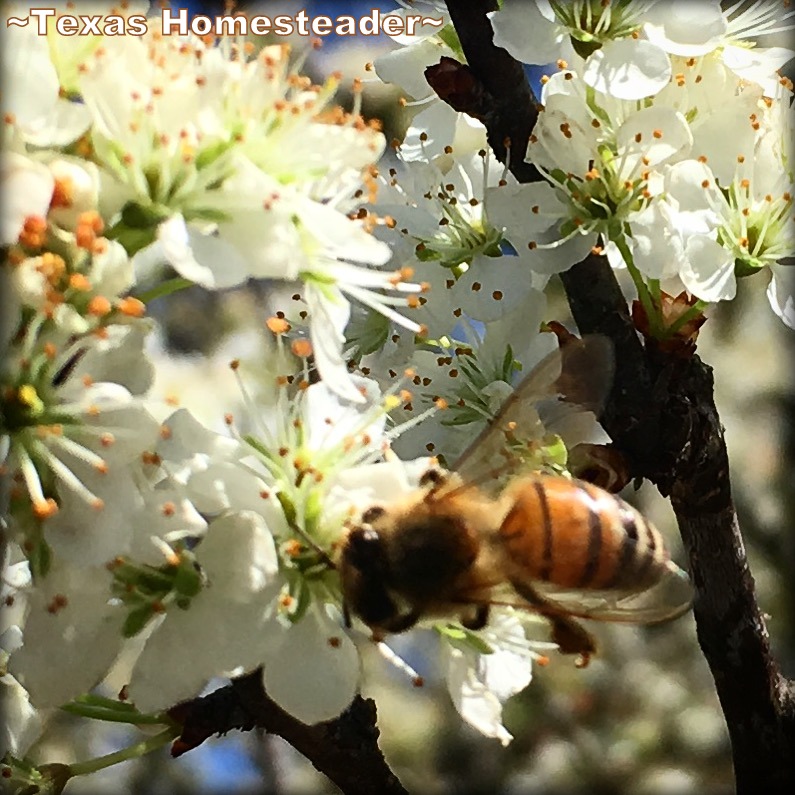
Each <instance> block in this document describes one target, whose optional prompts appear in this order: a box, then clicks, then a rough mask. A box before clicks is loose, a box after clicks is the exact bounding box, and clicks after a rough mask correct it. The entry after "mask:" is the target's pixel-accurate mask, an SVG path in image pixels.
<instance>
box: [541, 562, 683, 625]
mask: <svg viewBox="0 0 795 795" xmlns="http://www.w3.org/2000/svg"><path fill="white" fill-rule="evenodd" d="M668 565H669V568H668V572H667V573H666V574H665V575H664V576H663V577H662V579H661V580H659V582H657V583H655V584H654V585H653V586H651V587H650V588H644V589H637V590H602V591H599V590H594V591H582V590H571V589H563V588H560V587H558V586H555V585H552V584H550V583H547V582H539V581H538V580H534V581H533V589H534V590H535V591H536V593H537V594H538V595H539V596H540V597H541V598H542V599H543V601H544V602H545V603H547V604H548V605H551V606H552V607H554V608H557V609H559V610H560V612H561V613H563V614H565V615H568V616H573V617H575V618H588V619H592V620H594V621H616V622H625V623H628V624H657V623H659V622H662V621H669V620H670V619H673V618H677V617H678V616H681V615H682V614H683V613H686V612H687V611H688V610H689V609H690V607H691V605H692V602H693V585H692V583H691V582H690V578H689V577H688V576H687V574H686V573H685V572H684V571H682V570H681V569H680V568H679V567H678V566H676V565H675V564H674V563H670V562H669V564H668Z"/></svg>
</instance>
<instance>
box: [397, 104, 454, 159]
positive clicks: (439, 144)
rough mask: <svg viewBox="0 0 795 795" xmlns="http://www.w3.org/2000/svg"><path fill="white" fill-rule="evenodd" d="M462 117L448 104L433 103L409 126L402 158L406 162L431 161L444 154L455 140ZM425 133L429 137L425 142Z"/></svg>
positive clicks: (401, 153) (404, 140) (401, 152)
mask: <svg viewBox="0 0 795 795" xmlns="http://www.w3.org/2000/svg"><path fill="white" fill-rule="evenodd" d="M460 115H461V114H459V113H458V112H457V111H455V110H453V109H452V108H451V107H450V106H449V105H448V104H447V103H446V102H442V101H441V100H439V101H435V102H431V103H430V104H429V105H428V106H427V107H426V108H425V109H424V110H422V111H420V112H419V113H418V114H417V115H416V116H415V117H414V119H413V120H412V122H411V124H410V125H409V128H408V130H407V131H406V135H405V137H404V138H403V143H402V144H401V145H400V157H401V158H402V159H403V160H405V161H406V162H412V161H414V160H426V161H430V160H432V159H433V158H434V157H438V156H439V155H442V154H444V148H445V147H446V146H449V145H451V144H452V142H453V140H454V138H455V133H456V126H457V124H458V118H459V116H460ZM423 133H424V134H425V135H426V136H427V139H426V140H424V141H423V140H421V136H422V135H423Z"/></svg>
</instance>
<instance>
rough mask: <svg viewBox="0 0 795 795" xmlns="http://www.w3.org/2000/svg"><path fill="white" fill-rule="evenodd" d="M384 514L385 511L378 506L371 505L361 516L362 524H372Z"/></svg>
mask: <svg viewBox="0 0 795 795" xmlns="http://www.w3.org/2000/svg"><path fill="white" fill-rule="evenodd" d="M385 513H386V510H385V509H384V508H382V507H381V506H380V505H372V506H371V507H369V508H368V509H367V510H366V511H365V512H364V513H363V514H362V523H363V524H372V523H373V522H375V521H376V520H378V519H380V518H381V517H382V516H383V515H384V514H385Z"/></svg>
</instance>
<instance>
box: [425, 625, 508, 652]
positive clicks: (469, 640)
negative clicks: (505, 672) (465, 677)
mask: <svg viewBox="0 0 795 795" xmlns="http://www.w3.org/2000/svg"><path fill="white" fill-rule="evenodd" d="M434 629H435V630H436V631H437V632H438V633H439V634H440V635H441V636H442V637H443V638H444V639H445V640H446V641H447V642H448V643H449V644H450V645H451V646H455V647H458V648H463V649H471V650H472V651H476V652H477V653H478V654H493V653H494V649H493V648H492V646H491V645H490V644H489V643H487V642H486V641H485V640H483V638H481V637H480V635H478V634H477V633H476V632H473V631H472V630H471V629H467V628H466V627H462V626H461V625H460V624H435V625H434Z"/></svg>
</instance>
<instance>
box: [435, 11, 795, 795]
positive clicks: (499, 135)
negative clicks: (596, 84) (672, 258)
mask: <svg viewBox="0 0 795 795" xmlns="http://www.w3.org/2000/svg"><path fill="white" fill-rule="evenodd" d="M447 5H448V9H449V11H450V14H451V17H452V19H453V23H454V25H455V27H456V30H457V32H458V35H459V39H460V41H461V44H462V47H463V51H464V54H465V56H466V58H467V61H468V64H469V67H468V68H469V73H470V75H471V80H472V81H473V89H472V91H471V94H472V96H477V97H479V102H480V104H481V107H480V108H479V109H478V114H479V115H478V117H479V118H481V119H482V120H483V122H484V124H486V126H487V128H488V134H489V140H490V141H502V140H504V139H505V137H506V136H510V138H511V149H512V151H513V152H514V153H517V152H522V153H523V152H525V151H526V148H527V137H517V136H516V133H515V130H516V129H517V128H516V126H515V125H514V126H512V127H510V128H509V127H507V126H506V127H500V124H501V121H500V120H501V114H499V113H495V114H489V113H488V110H487V109H484V108H483V107H482V103H483V96H486V95H488V96H491V97H493V98H494V102H495V105H496V107H506V106H509V105H510V103H512V102H515V101H516V97H517V96H519V95H520V94H521V92H520V91H519V90H518V89H517V87H516V85H515V82H514V81H515V75H516V68H515V67H514V66H509V67H506V68H505V71H504V72H503V73H499V72H494V71H491V72H490V73H489V74H486V73H483V72H481V71H480V70H481V65H486V64H488V65H489V69H490V70H494V69H496V68H498V67H497V65H498V64H500V63H505V62H506V58H510V56H509V55H508V53H506V52H505V51H503V50H501V49H500V48H498V47H495V46H494V43H493V35H492V29H491V25H490V23H489V21H488V19H487V18H486V16H485V15H486V12H488V11H491V10H494V9H495V8H496V3H495V2H493V1H492V0H448V2H447ZM495 51H499V52H500V53H501V55H500V56H499V57H497V55H496V54H495ZM451 68H452V67H451V66H450V65H449V64H448V65H447V69H448V71H449V70H450V69H451ZM484 68H485V66H484ZM478 83H480V84H481V86H482V87H479V86H478ZM486 87H487V90H486ZM459 109H461V108H459ZM516 112H517V113H518V114H520V115H521V114H522V113H523V111H522V109H521V108H518V107H517V108H516ZM517 159H518V158H516V156H515V154H514V157H513V162H512V163H510V164H509V165H510V167H511V171H512V172H513V173H514V175H515V176H516V177H517V179H519V181H522V182H524V181H528V176H527V172H526V171H522V170H520V169H519V168H517V164H516V162H515V161H516V160H517ZM530 179H532V177H530ZM562 280H563V285H564V288H565V290H566V294H567V297H568V300H569V304H570V307H571V310H572V314H573V316H574V319H575V321H576V323H577V326H578V328H579V330H580V332H581V333H583V334H586V333H601V334H605V335H607V336H608V337H610V339H611V340H612V342H613V345H614V347H615V352H616V362H617V369H616V380H615V385H614V388H613V392H612V394H611V399H610V401H609V404H608V409H607V411H606V412H605V415H604V417H603V419H602V421H603V423H604V425H605V428H606V430H607V431H608V433H609V434H610V435H611V437H612V438H613V442H614V444H615V446H616V447H617V448H618V449H619V450H620V451H621V452H622V453H623V454H624V456H625V457H626V460H627V464H628V466H629V469H630V472H631V473H632V475H633V476H636V477H646V478H648V479H650V480H651V481H653V482H654V483H655V484H656V485H657V486H658V488H659V489H660V491H661V492H662V493H663V494H666V495H670V497H671V504H672V506H673V508H674V512H675V514H676V518H677V521H678V523H679V529H680V532H681V534H682V539H683V542H684V544H685V547H686V549H687V552H688V556H689V560H690V571H691V576H692V579H693V583H694V585H695V588H696V599H695V605H694V615H695V620H696V626H697V631H698V639H699V644H700V646H701V649H702V651H703V652H704V656H705V657H706V659H707V662H708V663H709V666H710V670H711V671H712V675H713V677H714V679H715V685H716V689H717V693H718V697H719V699H720V703H721V707H722V709H723V713H724V716H725V719H726V724H727V726H728V729H729V735H730V737H731V743H732V753H733V760H734V768H735V778H736V783H737V791H738V792H740V793H745V792H748V793H751V792H760V791H765V792H781V791H795V689H794V688H793V684H792V683H791V682H789V681H787V680H786V679H784V677H782V675H781V673H780V671H779V669H778V665H777V664H776V661H775V660H774V659H773V657H772V655H771V652H770V645H769V639H768V634H767V628H766V626H765V621H764V617H763V615H762V613H761V611H760V609H759V606H758V604H757V601H756V593H755V588H754V581H753V578H752V576H751V574H750V571H749V569H748V563H747V560H746V556H745V549H744V546H743V542H742V537H741V535H740V531H739V526H738V524H737V517H736V513H735V510H734V506H733V504H732V498H731V486H730V480H729V466H728V458H727V454H726V445H725V442H724V439H723V429H722V427H721V424H720V418H719V416H718V412H717V410H716V408H715V403H714V400H713V390H712V372H711V369H710V368H709V367H708V366H706V365H705V364H704V363H703V362H702V361H701V360H700V358H699V357H698V356H695V355H694V356H692V357H691V358H689V359H676V358H675V357H672V356H671V355H666V354H664V353H662V352H660V351H657V350H655V349H654V348H653V346H651V345H647V346H645V347H644V346H643V345H642V344H641V341H640V339H639V337H638V335H637V333H636V330H635V328H634V326H633V324H632V321H631V318H630V314H629V311H628V308H627V305H626V300H625V298H624V296H623V294H622V292H621V290H620V288H619V286H618V283H617V281H616V279H615V275H614V274H613V272H612V270H611V268H610V266H609V265H608V264H607V262H606V260H605V258H604V257H600V256H596V255H590V256H589V257H587V258H586V259H585V260H583V261H582V262H580V263H578V264H577V265H575V266H574V267H573V268H571V269H570V270H569V271H567V272H566V273H564V274H563V275H562Z"/></svg>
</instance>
